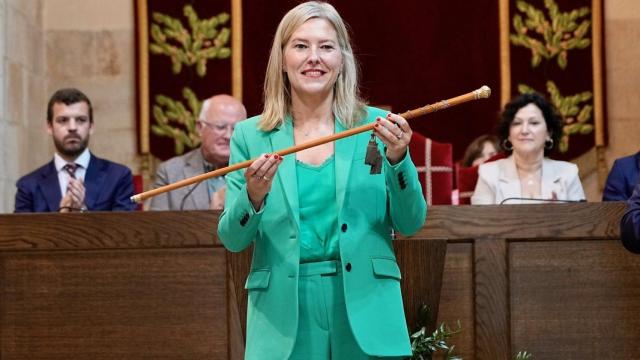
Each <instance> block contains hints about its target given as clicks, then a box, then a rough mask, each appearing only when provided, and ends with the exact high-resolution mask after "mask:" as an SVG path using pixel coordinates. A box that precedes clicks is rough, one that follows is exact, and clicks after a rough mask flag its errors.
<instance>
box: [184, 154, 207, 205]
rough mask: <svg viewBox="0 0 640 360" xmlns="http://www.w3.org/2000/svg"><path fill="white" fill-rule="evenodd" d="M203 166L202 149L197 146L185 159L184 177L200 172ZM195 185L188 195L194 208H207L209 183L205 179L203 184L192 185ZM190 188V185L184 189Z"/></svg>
mask: <svg viewBox="0 0 640 360" xmlns="http://www.w3.org/2000/svg"><path fill="white" fill-rule="evenodd" d="M203 166H204V159H203V157H202V151H201V150H200V149H199V148H198V149H196V150H195V151H194V152H193V156H191V157H189V159H187V161H186V163H185V166H184V169H183V173H184V178H185V179H186V178H190V177H194V176H197V175H200V174H202V171H203ZM192 186H197V187H196V188H195V189H194V190H193V193H192V194H191V195H190V196H189V198H190V199H189V200H188V201H190V202H191V203H192V206H193V208H194V209H208V208H209V184H207V180H205V181H203V184H200V185H192ZM189 190H191V187H187V188H186V191H189Z"/></svg>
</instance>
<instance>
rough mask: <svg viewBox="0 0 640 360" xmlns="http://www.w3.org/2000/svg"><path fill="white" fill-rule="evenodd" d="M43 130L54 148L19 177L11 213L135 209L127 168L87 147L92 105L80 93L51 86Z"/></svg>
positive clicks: (131, 184) (131, 182)
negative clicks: (49, 158) (45, 159)
mask: <svg viewBox="0 0 640 360" xmlns="http://www.w3.org/2000/svg"><path fill="white" fill-rule="evenodd" d="M47 131H48V133H49V134H50V135H51V137H52V138H53V143H54V145H55V148H56V152H55V154H54V157H53V160H52V161H51V162H49V163H48V164H46V165H44V166H42V167H40V168H38V169H36V170H35V171H33V172H31V173H30V174H28V175H25V176H23V177H22V178H20V179H19V180H18V183H17V184H16V185H17V187H18V191H17V193H16V201H15V209H14V211H15V212H51V211H60V212H70V211H87V210H88V211H112V210H134V209H135V204H133V203H132V202H131V200H129V197H130V196H132V195H133V179H132V176H131V171H130V170H129V169H128V168H127V167H125V166H123V165H119V164H116V163H113V162H111V161H108V160H104V159H100V158H98V157H97V156H95V155H93V154H91V152H89V149H88V147H87V146H88V145H89V137H90V135H91V133H92V132H93V108H92V106H91V101H90V100H89V98H88V97H87V96H86V95H85V94H83V93H82V92H81V91H79V90H77V89H73V88H69V89H60V90H58V91H56V92H55V93H54V94H53V95H52V96H51V99H49V104H48V107H47Z"/></svg>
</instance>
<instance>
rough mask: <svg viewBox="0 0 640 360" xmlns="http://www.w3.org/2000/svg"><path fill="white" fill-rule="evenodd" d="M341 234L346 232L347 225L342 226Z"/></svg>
mask: <svg viewBox="0 0 640 360" xmlns="http://www.w3.org/2000/svg"><path fill="white" fill-rule="evenodd" d="M341 229H342V232H347V224H342V227H341Z"/></svg>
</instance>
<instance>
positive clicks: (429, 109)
mask: <svg viewBox="0 0 640 360" xmlns="http://www.w3.org/2000/svg"><path fill="white" fill-rule="evenodd" d="M489 95H491V89H489V87H488V86H486V85H485V86H483V87H481V88H480V89H478V90H474V91H472V92H470V93H467V94H464V95H460V96H456V97H454V98H451V99H448V100H442V101H440V102H437V103H435V104H431V105H427V106H424V107H421V108H418V109H414V110H409V111H407V112H404V113H402V114H399V115H400V116H402V117H403V118H405V119H407V120H409V119H413V118H415V117H418V116H422V115H426V114H430V113H433V112H436V111H438V110H442V109H446V108H448V107H451V106H456V105H459V104H462V103H465V102H467V101H471V100H478V99H486V98H488V97H489ZM374 125H375V124H374V123H370V124H367V125H362V126H358V127H355V128H353V129H349V130H346V131H343V132H341V133H338V134H333V135H329V136H325V137H321V138H318V139H315V140H311V141H309V142H306V143H303V144H299V145H295V146H292V147H289V148H286V149H284V150H279V151H276V152H275V154H278V155H280V156H285V155H289V154H293V153H295V152H298V151H302V150H305V149H308V148H312V147H314V146H318V145H322V144H326V143H328V142H330V141H336V140H339V139H342V138H346V137H348V136H351V135H355V134H359V133H361V132H365V131H369V130H373V126H374ZM255 160H256V159H251V160H247V161H243V162H241V163H237V164H233V165H231V166H227V167H224V168H221V169H217V170H214V171H210V172H207V173H204V174H200V175H197V176H194V177H190V178H187V179H184V180H180V181H177V182H175V183H173V184H168V185H165V186H161V187H159V188H156V189H153V190H149V191H145V192H141V193H140V194H137V195H133V196H132V197H131V201H133V202H136V203H140V202H142V201H144V200H146V199H148V198H150V197H153V196H156V195H158V194H162V193H165V192H168V191H172V190H175V189H177V188H181V187H183V186H187V185H191V184H195V183H198V182H200V181H203V180H207V179H210V178H213V177H216V176H222V175H225V174H227V173H230V172H232V171H236V170H240V169H244V168H247V167H249V166H250V165H251V164H252V163H253V162H254V161H255Z"/></svg>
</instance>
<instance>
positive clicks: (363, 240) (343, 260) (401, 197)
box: [218, 2, 426, 360]
mask: <svg viewBox="0 0 640 360" xmlns="http://www.w3.org/2000/svg"><path fill="white" fill-rule="evenodd" d="M356 69H357V67H356V60H355V59H354V56H353V52H352V49H351V44H350V40H349V36H348V33H347V30H346V27H345V24H344V22H343V21H342V19H341V17H340V15H339V14H338V13H337V12H336V10H335V9H334V8H333V7H332V6H331V5H329V4H327V3H321V2H307V3H303V4H300V5H298V6H297V7H295V8H294V9H292V10H291V11H289V12H288V13H287V14H286V15H285V16H284V18H283V19H282V21H281V22H280V25H279V26H278V29H277V31H276V35H275V39H274V42H273V47H272V49H271V55H270V57H269V64H268V66H267V74H266V79H265V86H264V92H265V99H264V104H265V106H264V111H263V113H262V114H261V115H260V116H256V117H253V118H251V119H248V120H246V121H242V122H240V123H239V124H238V125H237V126H236V128H235V131H234V133H233V136H232V139H231V159H230V163H237V162H241V161H245V160H247V159H252V158H259V159H257V160H256V161H254V163H253V164H252V165H251V166H250V167H249V168H247V170H246V171H244V173H241V172H236V173H232V174H230V175H228V176H227V198H226V204H225V211H224V212H223V213H222V215H221V217H220V221H219V228H218V234H219V236H220V239H221V240H222V242H223V243H224V245H225V246H226V247H227V248H228V249H229V250H231V251H241V250H244V249H246V248H247V247H248V246H249V245H253V246H254V248H253V260H252V265H251V272H250V274H249V276H248V278H247V282H246V288H247V289H248V292H249V302H248V311H247V345H246V353H245V357H246V359H267V360H268V359H278V360H280V359H327V360H328V359H350V360H354V359H371V358H374V357H375V358H378V357H383V358H394V357H406V356H410V355H411V347H410V343H409V337H408V331H407V327H406V322H405V317H404V311H403V307H402V297H401V294H400V270H399V268H398V265H397V263H396V258H395V254H394V251H393V247H392V243H391V231H392V229H395V230H396V231H398V232H400V233H402V234H405V235H410V234H413V233H414V232H416V231H417V230H418V229H420V228H421V226H422V225H423V223H424V220H425V217H426V204H425V202H424V198H423V197H422V193H421V189H420V184H419V182H418V177H417V171H416V168H415V166H414V164H413V163H412V161H411V157H410V156H409V153H408V147H407V146H408V144H409V140H410V138H411V128H410V127H409V125H408V124H407V122H406V121H405V119H403V118H402V117H400V116H398V115H395V114H388V113H386V112H384V111H382V110H380V109H375V108H372V107H367V106H365V105H364V104H363V102H362V101H361V100H360V98H359V96H358V78H357V71H356ZM372 122H375V131H374V133H375V135H376V138H375V139H376V140H375V141H376V144H377V147H378V149H379V151H380V152H381V155H382V160H381V161H382V170H381V173H379V174H370V167H369V166H367V165H365V164H364V157H365V150H366V148H367V143H368V142H369V138H370V134H367V133H364V134H359V135H355V136H352V137H349V138H346V139H343V140H339V141H337V142H335V143H328V144H324V145H321V146H318V147H316V148H313V149H308V150H305V151H301V152H298V153H296V154H295V155H290V156H287V157H286V158H282V157H280V156H278V155H275V154H274V152H276V151H277V150H279V149H283V148H287V147H290V146H293V145H294V144H299V143H304V142H308V141H310V140H313V139H316V138H319V137H323V136H326V135H330V134H333V133H338V132H341V131H344V130H345V129H348V128H352V127H354V126H357V125H362V124H365V123H372Z"/></svg>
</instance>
